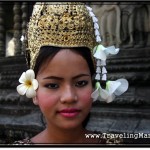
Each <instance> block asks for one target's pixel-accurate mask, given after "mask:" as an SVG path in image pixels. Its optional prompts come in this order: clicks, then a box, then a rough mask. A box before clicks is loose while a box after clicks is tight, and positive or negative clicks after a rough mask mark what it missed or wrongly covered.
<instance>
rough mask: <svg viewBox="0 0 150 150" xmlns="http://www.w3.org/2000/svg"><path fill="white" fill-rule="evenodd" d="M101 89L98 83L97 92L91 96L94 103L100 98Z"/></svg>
mask: <svg viewBox="0 0 150 150" xmlns="http://www.w3.org/2000/svg"><path fill="white" fill-rule="evenodd" d="M99 88H100V84H99V82H96V90H95V91H94V92H93V93H92V94H91V97H92V98H93V101H96V100H97V99H98V97H99Z"/></svg>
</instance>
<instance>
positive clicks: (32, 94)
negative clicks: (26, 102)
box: [26, 87, 36, 98]
mask: <svg viewBox="0 0 150 150" xmlns="http://www.w3.org/2000/svg"><path fill="white" fill-rule="evenodd" d="M26 96H27V97H28V98H34V97H35V96H36V91H35V90H34V89H33V87H30V88H28V90H27V92H26Z"/></svg>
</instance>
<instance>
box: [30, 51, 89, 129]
mask: <svg viewBox="0 0 150 150" xmlns="http://www.w3.org/2000/svg"><path fill="white" fill-rule="evenodd" d="M37 80H38V82H39V88H38V90H37V95H36V97H35V98H34V100H33V102H34V104H37V105H39V107H40V109H41V111H42V113H43V115H44V116H45V118H46V121H47V125H48V126H49V127H52V126H55V127H59V128H63V129H73V128H77V127H81V126H82V122H83V121H84V119H85V118H86V117H87V115H88V113H89V111H90V108H91V105H92V99H91V93H92V81H91V74H90V70H89V67H88V64H87V62H86V60H85V59H84V58H83V57H82V56H81V55H80V54H78V53H76V52H74V51H71V50H69V49H63V50H61V51H59V52H58V53H57V54H56V55H55V56H54V57H53V58H52V60H50V61H47V62H46V63H45V64H43V65H42V67H41V69H40V70H39V72H38V74H37Z"/></svg>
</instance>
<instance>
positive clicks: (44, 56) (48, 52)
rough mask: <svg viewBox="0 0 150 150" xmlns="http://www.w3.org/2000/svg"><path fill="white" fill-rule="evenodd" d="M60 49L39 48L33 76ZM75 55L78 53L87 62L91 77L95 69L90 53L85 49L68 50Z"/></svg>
mask: <svg viewBox="0 0 150 150" xmlns="http://www.w3.org/2000/svg"><path fill="white" fill-rule="evenodd" d="M61 49H64V48H60V47H54V46H42V47H41V48H40V52H39V55H38V57H37V59H36V63H35V67H34V72H35V76H37V74H38V71H39V70H40V68H41V66H42V64H43V63H45V62H46V61H47V60H48V59H49V60H51V59H52V58H53V57H54V56H55V55H56V54H57V53H58V52H59V51H60V50H61ZM69 49H71V50H73V51H75V52H77V53H79V54H80V55H81V56H82V57H83V58H84V59H85V60H86V62H87V64H88V66H89V69H90V73H91V77H92V76H93V75H94V74H95V68H94V62H93V59H92V57H91V51H90V49H89V48H87V47H75V48H69Z"/></svg>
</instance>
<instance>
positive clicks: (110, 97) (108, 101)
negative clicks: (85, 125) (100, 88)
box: [106, 94, 115, 103]
mask: <svg viewBox="0 0 150 150" xmlns="http://www.w3.org/2000/svg"><path fill="white" fill-rule="evenodd" d="M114 99H115V95H114V94H112V95H109V96H108V98H107V100H106V102H107V103H110V102H112V101H113V100H114Z"/></svg>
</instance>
